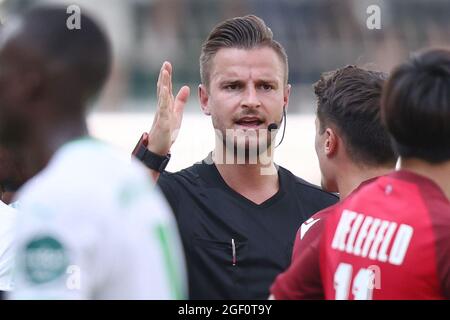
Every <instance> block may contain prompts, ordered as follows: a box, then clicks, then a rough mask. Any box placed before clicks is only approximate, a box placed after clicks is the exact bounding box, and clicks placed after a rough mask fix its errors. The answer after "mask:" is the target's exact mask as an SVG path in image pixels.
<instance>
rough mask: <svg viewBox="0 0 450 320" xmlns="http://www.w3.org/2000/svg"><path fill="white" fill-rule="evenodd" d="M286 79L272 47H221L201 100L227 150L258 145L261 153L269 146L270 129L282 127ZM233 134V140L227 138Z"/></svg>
mask: <svg viewBox="0 0 450 320" xmlns="http://www.w3.org/2000/svg"><path fill="white" fill-rule="evenodd" d="M284 79H285V74H284V65H283V62H282V61H281V59H280V58H279V57H278V55H277V53H276V52H275V51H274V50H273V49H272V48H269V47H261V48H254V49H250V50H247V49H239V48H222V49H220V50H219V51H218V52H217V53H216V55H215V56H214V58H213V60H212V63H211V72H210V82H209V83H210V84H209V88H205V87H204V86H203V85H202V86H200V101H201V104H202V109H203V111H204V112H205V114H208V115H211V117H212V122H213V126H214V128H215V129H216V132H219V133H220V134H221V135H222V137H223V141H224V144H225V145H226V147H227V148H229V147H233V148H234V149H236V148H238V149H249V148H251V147H256V146H258V147H259V149H258V150H259V152H261V151H263V149H265V147H268V146H270V144H271V135H270V133H269V131H268V130H267V128H268V126H269V124H271V123H276V124H278V125H280V122H281V119H282V114H283V107H284V106H286V107H287V104H288V101H289V92H290V86H289V85H287V84H285V80H284ZM230 132H232V135H231V136H232V137H233V138H232V139H227V138H226V137H227V136H228V137H230ZM227 134H228V135H227ZM229 140H231V141H229Z"/></svg>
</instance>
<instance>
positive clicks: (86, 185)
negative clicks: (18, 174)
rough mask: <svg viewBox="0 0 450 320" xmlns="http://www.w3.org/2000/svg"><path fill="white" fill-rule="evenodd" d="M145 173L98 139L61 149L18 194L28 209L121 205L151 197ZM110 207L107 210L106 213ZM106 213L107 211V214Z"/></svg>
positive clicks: (149, 183)
mask: <svg viewBox="0 0 450 320" xmlns="http://www.w3.org/2000/svg"><path fill="white" fill-rule="evenodd" d="M152 190H153V184H152V183H151V180H150V179H149V177H148V174H147V173H146V170H145V169H144V168H143V167H142V166H141V164H139V163H138V161H134V160H131V159H130V157H129V156H128V157H127V156H126V154H125V153H124V152H121V151H120V150H118V149H116V148H114V147H111V146H109V145H108V144H106V143H103V142H100V141H97V140H95V139H83V140H79V141H74V142H71V143H69V144H67V145H65V146H63V147H62V148H60V150H58V151H57V152H56V153H55V154H54V156H53V157H52V159H51V160H50V162H49V163H48V165H47V166H46V167H45V168H44V169H43V170H42V171H41V172H40V173H38V174H37V175H36V176H35V177H33V178H32V179H30V180H29V181H28V182H27V183H26V184H25V186H24V187H23V188H22V190H21V191H20V193H19V199H20V201H21V203H23V206H24V207H25V208H27V207H30V206H28V204H30V203H32V204H33V205H32V206H39V204H42V206H45V207H61V206H63V205H64V204H67V203H73V207H74V208H75V207H78V208H79V207H87V205H90V207H92V208H94V207H100V206H107V207H108V208H109V209H111V207H112V206H116V207H117V206H119V204H117V202H118V201H122V202H123V203H126V202H129V200H130V199H134V198H136V197H138V196H144V195H149V194H152ZM108 208H104V209H105V210H106V209H108ZM105 210H104V211H105Z"/></svg>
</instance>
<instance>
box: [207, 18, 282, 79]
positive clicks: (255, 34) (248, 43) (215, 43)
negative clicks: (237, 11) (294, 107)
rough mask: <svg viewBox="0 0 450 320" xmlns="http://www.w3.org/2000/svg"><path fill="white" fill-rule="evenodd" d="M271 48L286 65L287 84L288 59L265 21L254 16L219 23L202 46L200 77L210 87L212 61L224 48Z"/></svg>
mask: <svg viewBox="0 0 450 320" xmlns="http://www.w3.org/2000/svg"><path fill="white" fill-rule="evenodd" d="M261 47H269V48H272V49H273V50H275V52H276V53H277V54H278V57H279V58H280V59H281V61H282V63H283V65H284V75H285V78H284V80H285V84H287V81H288V58H287V54H286V51H285V49H284V48H283V46H282V45H281V44H280V43H278V42H277V41H275V40H274V39H273V33H272V31H271V30H270V28H269V27H267V25H266V24H265V22H264V20H262V19H261V18H258V17H257V16H254V15H247V16H245V17H236V18H232V19H228V20H225V21H223V22H221V23H219V24H218V25H217V26H215V27H214V29H213V30H212V31H211V33H210V34H209V35H208V37H207V39H206V41H205V42H204V43H203V45H202V51H201V55H200V77H201V81H202V83H203V84H205V85H206V86H208V85H209V76H210V71H211V60H212V59H213V57H214V56H215V54H216V53H217V51H219V50H220V49H222V48H239V49H248V50H249V49H254V48H261Z"/></svg>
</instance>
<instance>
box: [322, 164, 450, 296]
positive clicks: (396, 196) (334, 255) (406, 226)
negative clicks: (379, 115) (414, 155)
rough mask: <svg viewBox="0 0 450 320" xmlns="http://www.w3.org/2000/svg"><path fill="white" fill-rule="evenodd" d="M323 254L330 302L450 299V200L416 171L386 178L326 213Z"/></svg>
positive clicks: (323, 279)
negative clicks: (342, 300) (337, 209)
mask: <svg viewBox="0 0 450 320" xmlns="http://www.w3.org/2000/svg"><path fill="white" fill-rule="evenodd" d="M319 259H320V273H321V278H322V284H323V288H324V290H325V298H327V299H443V298H450V202H449V200H448V199H447V197H446V196H445V195H444V193H443V192H442V190H441V189H440V188H439V187H438V186H437V185H436V184H435V183H434V182H432V181H431V180H429V179H427V178H425V177H423V176H419V175H417V174H414V173H412V172H408V171H399V172H394V173H392V174H390V175H387V176H383V177H380V178H378V179H377V180H375V181H374V182H373V183H371V184H368V185H365V186H364V187H363V188H361V190H359V191H358V192H357V193H356V194H354V195H353V196H352V197H349V198H347V199H346V200H345V201H343V202H342V203H341V204H340V205H339V211H337V212H334V213H333V214H331V215H329V216H328V218H327V221H326V223H325V226H324V229H323V232H322V238H321V242H320V257H319Z"/></svg>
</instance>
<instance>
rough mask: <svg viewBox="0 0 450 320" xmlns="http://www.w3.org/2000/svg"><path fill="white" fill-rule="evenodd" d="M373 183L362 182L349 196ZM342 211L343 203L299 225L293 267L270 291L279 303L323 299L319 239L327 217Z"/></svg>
mask: <svg viewBox="0 0 450 320" xmlns="http://www.w3.org/2000/svg"><path fill="white" fill-rule="evenodd" d="M373 180H374V179H369V180H367V181H364V182H363V183H361V185H360V186H359V187H358V188H356V189H355V190H354V191H353V192H352V193H351V194H350V195H349V196H348V197H351V196H353V195H354V194H355V193H356V192H358V190H359V189H360V188H362V186H364V185H366V184H368V183H370V182H372V181H373ZM348 197H347V199H348ZM340 210H341V203H337V204H335V205H333V206H331V207H328V208H326V209H324V210H322V211H319V212H318V213H316V214H314V215H313V216H312V217H311V218H310V219H308V220H306V221H305V222H304V223H303V224H302V225H301V226H300V228H299V229H298V232H297V235H296V237H295V243H294V249H293V250H292V260H291V264H290V266H289V268H288V269H287V270H286V271H284V272H283V273H281V274H279V275H278V276H277V278H276V280H275V282H274V283H273V285H272V286H271V288H270V293H271V294H272V295H273V296H274V298H275V299H276V300H321V299H324V292H323V286H322V281H321V278H320V269H319V248H320V239H321V235H322V230H323V228H324V225H325V221H326V219H327V217H328V216H329V215H331V214H332V213H333V212H339V211H340Z"/></svg>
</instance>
